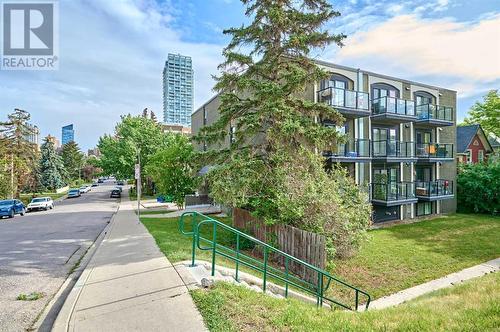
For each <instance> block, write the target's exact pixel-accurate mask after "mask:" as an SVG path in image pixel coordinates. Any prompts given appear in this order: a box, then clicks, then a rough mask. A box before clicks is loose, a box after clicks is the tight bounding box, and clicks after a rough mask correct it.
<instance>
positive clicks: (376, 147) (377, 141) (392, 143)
mask: <svg viewBox="0 0 500 332" xmlns="http://www.w3.org/2000/svg"><path fill="white" fill-rule="evenodd" d="M396 137H397V133H396V129H395V128H373V155H374V156H394V155H396V148H397V146H396V144H397V143H396Z"/></svg>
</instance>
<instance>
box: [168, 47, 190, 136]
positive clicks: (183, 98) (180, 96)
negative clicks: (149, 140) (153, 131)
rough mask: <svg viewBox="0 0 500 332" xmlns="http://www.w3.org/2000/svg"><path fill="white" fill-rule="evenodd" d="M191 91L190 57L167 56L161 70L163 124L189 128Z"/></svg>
mask: <svg viewBox="0 0 500 332" xmlns="http://www.w3.org/2000/svg"><path fill="white" fill-rule="evenodd" d="M193 89H194V83H193V65H192V61H191V57H189V56H184V55H180V54H168V60H167V61H165V68H164V69H163V122H165V123H166V124H170V125H172V124H176V125H182V126H185V127H191V113H193V95H194V91H193Z"/></svg>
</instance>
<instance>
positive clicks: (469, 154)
mask: <svg viewBox="0 0 500 332" xmlns="http://www.w3.org/2000/svg"><path fill="white" fill-rule="evenodd" d="M466 157H467V164H471V163H472V150H471V149H467V153H466Z"/></svg>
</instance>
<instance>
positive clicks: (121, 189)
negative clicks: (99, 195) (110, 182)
mask: <svg viewBox="0 0 500 332" xmlns="http://www.w3.org/2000/svg"><path fill="white" fill-rule="evenodd" d="M114 189H117V190H120V192H122V191H123V188H122V187H116V188H114Z"/></svg>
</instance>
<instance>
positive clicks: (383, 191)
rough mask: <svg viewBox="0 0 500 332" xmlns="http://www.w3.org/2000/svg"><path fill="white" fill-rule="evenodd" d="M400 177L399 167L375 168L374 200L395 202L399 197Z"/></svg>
mask: <svg viewBox="0 0 500 332" xmlns="http://www.w3.org/2000/svg"><path fill="white" fill-rule="evenodd" d="M398 175H399V168H398V167H389V168H380V169H377V168H374V169H373V182H374V183H375V186H374V193H373V195H374V198H375V199H380V200H385V201H391V200H395V199H396V198H397V195H398Z"/></svg>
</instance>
